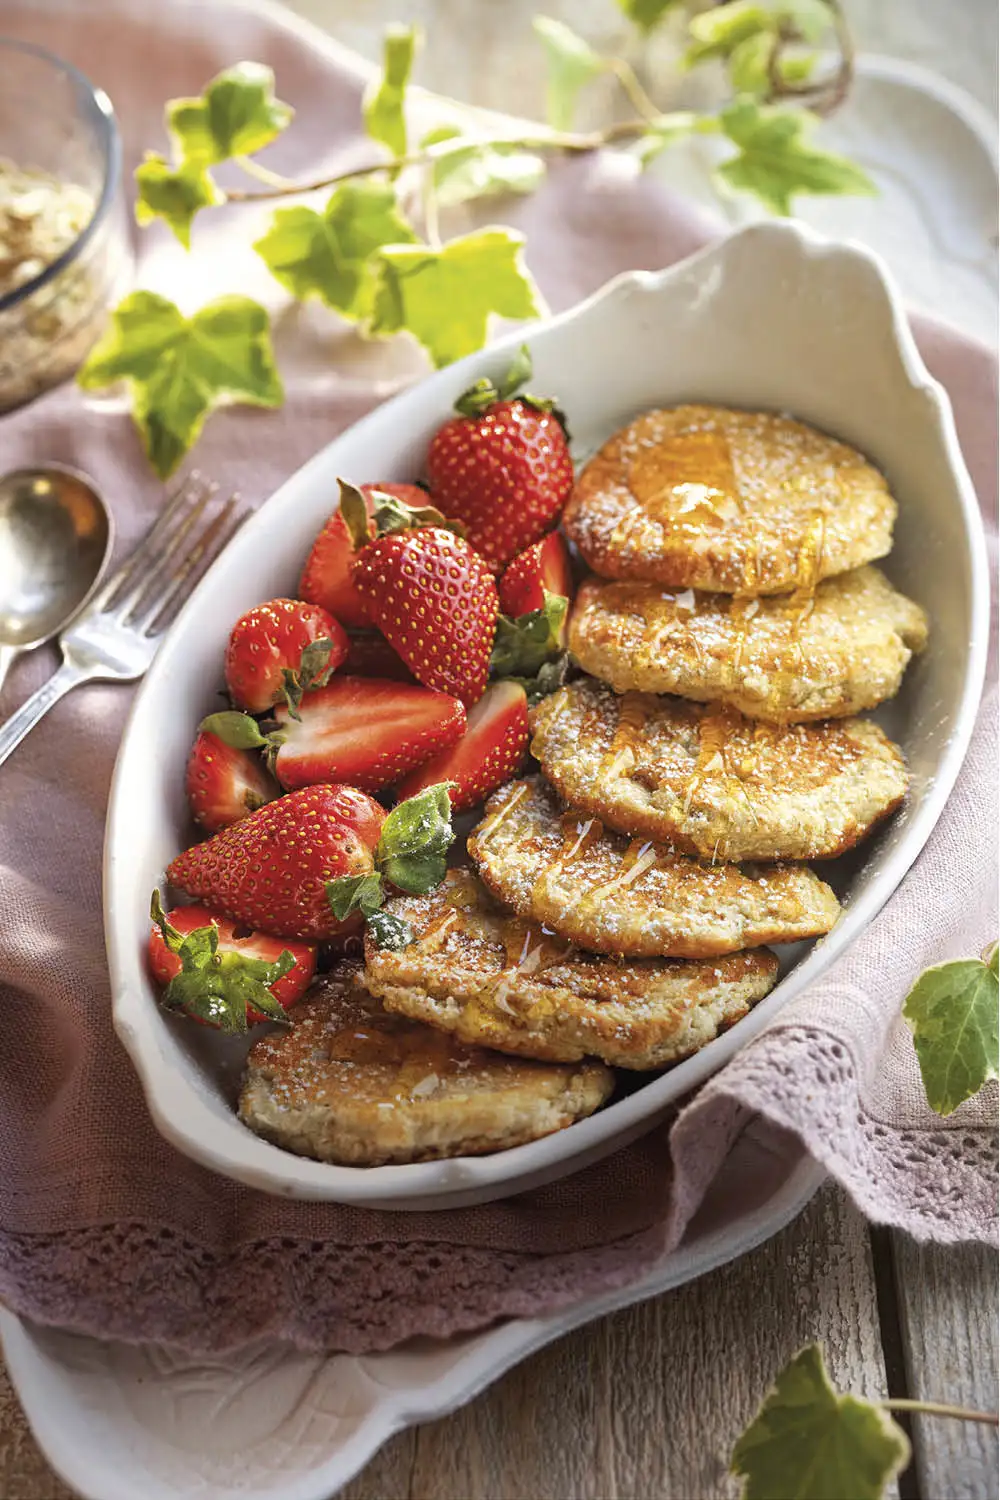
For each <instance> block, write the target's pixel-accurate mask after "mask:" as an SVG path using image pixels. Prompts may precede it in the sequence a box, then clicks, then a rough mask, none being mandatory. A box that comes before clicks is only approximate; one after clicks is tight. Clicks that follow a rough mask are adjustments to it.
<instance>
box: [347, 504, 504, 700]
mask: <svg viewBox="0 0 1000 1500" xmlns="http://www.w3.org/2000/svg"><path fill="white" fill-rule="evenodd" d="M342 509H343V511H344V515H345V518H346V520H347V523H348V526H349V527H350V529H351V534H352V536H354V537H355V540H356V545H358V546H359V551H358V553H357V556H356V558H355V561H354V569H353V573H352V577H353V579H354V584H355V587H356V588H357V590H358V593H359V594H360V595H361V597H362V598H363V599H364V601H365V607H366V609H367V610H368V613H369V615H370V616H371V618H372V621H373V623H374V624H376V625H377V626H378V628H379V629H380V630H381V632H382V634H383V635H384V636H385V638H386V640H387V641H388V642H389V644H390V645H391V646H392V647H393V648H394V650H396V651H397V652H398V653H399V655H400V656H401V657H402V659H403V661H404V662H405V663H406V665H407V666H408V667H409V669H410V671H411V672H412V673H413V675H414V677H415V678H416V679H417V681H418V682H422V683H423V685H424V687H429V688H436V689H437V691H438V692H442V693H450V694H452V695H453V696H454V697H456V698H460V699H461V700H462V702H463V703H464V704H465V705H466V707H469V706H471V704H473V703H477V702H478V701H479V699H480V698H481V697H482V696H483V693H484V692H485V690H486V679H487V677H488V676H489V670H490V653H491V651H492V650H493V638H494V635H495V634H496V622H497V613H498V611H499V608H500V604H499V600H498V598H497V589H496V584H495V583H494V581H493V575H492V573H491V572H490V570H489V568H488V567H487V565H486V563H485V561H484V559H483V558H482V557H480V555H479V553H478V552H476V551H474V550H473V548H472V547H470V545H469V543H468V542H467V541H465V540H464V539H463V538H462V537H460V536H455V535H454V533H453V532H452V531H450V530H447V529H446V527H447V524H448V523H447V522H446V521H445V518H444V517H443V516H442V515H440V514H439V513H438V512H437V511H434V510H432V509H430V508H424V509H422V510H419V511H412V512H410V511H408V510H407V507H406V506H399V505H398V504H396V503H395V502H394V503H393V504H392V505H391V506H389V505H387V506H385V507H383V508H381V509H380V508H376V511H375V523H376V532H377V534H376V537H375V540H374V541H368V540H367V535H368V532H367V517H366V516H365V515H364V513H363V511H362V509H361V503H360V498H359V501H358V502H355V503H354V504H353V505H352V502H351V497H350V496H349V495H348V494H345V498H344V501H343V502H342ZM355 510H356V511H357V515H356V516H355Z"/></svg>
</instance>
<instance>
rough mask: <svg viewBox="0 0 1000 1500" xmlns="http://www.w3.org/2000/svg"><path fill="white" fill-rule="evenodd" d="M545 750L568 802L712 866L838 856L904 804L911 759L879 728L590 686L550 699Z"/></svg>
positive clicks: (544, 716) (540, 753) (549, 773)
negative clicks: (751, 715)
mask: <svg viewBox="0 0 1000 1500" xmlns="http://www.w3.org/2000/svg"><path fill="white" fill-rule="evenodd" d="M532 724H533V729H534V738H533V740H532V744H531V750H532V754H533V755H534V756H535V757H536V758H537V759H538V761H539V762H540V764H541V767H542V770H543V771H544V773H545V775H546V777H547V779H548V780H549V781H550V782H551V783H552V785H553V786H554V787H555V789H556V791H557V792H558V793H559V796H560V797H561V798H562V800H563V801H564V802H566V803H568V804H569V805H571V806H572V807H576V808H579V809H580V811H581V812H584V813H588V814H593V815H594V816H595V817H598V818H600V819H601V821H602V822H603V823H605V824H606V825H607V826H608V827H609V828H614V829H616V830H617V831H618V832H619V833H627V834H629V835H632V836H634V837H636V838H638V837H642V838H650V839H656V840H658V841H659V842H661V843H665V844H669V845H671V847H672V848H674V849H677V850H679V851H681V852H682V853H685V854H697V855H700V856H701V857H702V858H705V859H723V860H727V859H728V860H741V859H831V858H833V857H834V856H835V855H837V854H843V853H844V851H845V850H847V849H851V848H853V847H854V845H855V844H857V843H858V842H859V841H860V840H861V839H863V838H864V837H865V836H866V835H867V834H868V833H869V832H870V831H871V829H872V828H873V827H874V826H875V824H876V823H878V822H879V821H880V820H881V819H882V818H884V817H886V816H887V815H888V814H889V813H891V812H892V811H893V810H894V809H895V808H896V807H898V806H899V804H900V803H901V802H902V800H903V797H904V795H905V793H906V783H907V776H906V765H905V762H904V760H903V756H902V754H901V752H900V751H899V750H898V749H897V747H896V746H895V745H894V744H893V743H892V741H891V740H889V739H887V738H886V736H885V735H884V734H883V733H882V731H881V729H879V727H878V725H877V724H872V723H870V722H869V721H868V720H867V719H830V720H826V721H825V722H823V723H819V724H791V725H777V724H761V723H756V722H754V720H752V719H746V718H744V717H743V715H742V714H741V713H739V711H738V710H737V709H735V708H728V707H726V706H725V705H724V704H719V703H714V704H710V705H708V706H707V707H703V706H702V705H701V704H698V703H689V702H687V701H685V700H684V699H683V698H659V697H656V696H654V695H653V694H651V693H634V692H630V693H625V694H624V695H623V696H621V697H619V695H618V694H616V693H614V692H613V691H612V690H611V688H609V687H605V686H604V684H603V683H600V682H596V681H594V679H593V678H589V677H583V678H579V679H578V680H577V681H575V682H572V683H570V684H569V685H568V686H566V687H563V688H560V689H559V691H558V692H557V693H553V694H552V695H551V696H550V697H548V698H543V699H542V701H541V703H540V704H539V705H538V707H537V708H536V709H535V711H534V714H533V716H532Z"/></svg>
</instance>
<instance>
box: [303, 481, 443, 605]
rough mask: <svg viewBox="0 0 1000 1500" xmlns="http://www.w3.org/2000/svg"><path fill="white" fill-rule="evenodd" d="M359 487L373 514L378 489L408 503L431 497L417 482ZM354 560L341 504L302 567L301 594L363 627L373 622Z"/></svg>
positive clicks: (422, 502)
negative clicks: (355, 579) (358, 586)
mask: <svg viewBox="0 0 1000 1500" xmlns="http://www.w3.org/2000/svg"><path fill="white" fill-rule="evenodd" d="M359 488H360V490H361V493H362V495H364V497H365V503H366V505H367V507H368V514H369V515H371V513H372V495H373V494H375V493H376V492H379V493H381V494H383V495H391V496H392V497H393V498H394V499H396V500H402V501H403V503H404V504H405V505H413V506H418V507H419V506H422V505H426V504H427V496H426V495H425V494H424V491H423V490H422V489H421V488H420V486H419V485H416V484H362V485H360V486H359ZM353 561H354V544H353V542H352V541H351V535H350V532H349V531H348V529H347V527H346V526H345V524H344V518H343V516H342V515H341V513H340V507H339V506H338V507H337V509H336V510H335V511H334V513H333V515H332V516H331V517H330V519H329V521H327V523H326V525H325V526H324V527H323V530H322V531H321V532H320V534H319V536H318V537H317V538H316V540H315V541H314V542H313V544H312V551H311V552H310V553H309V556H308V557H307V558H306V565H305V567H304V568H303V570H302V579H301V582H300V583H299V595H300V597H301V598H303V599H309V600H310V601H311V602H312V603H313V604H321V605H322V606H323V608H324V609H328V610H329V611H330V613H331V614H332V615H333V616H335V618H336V619H338V620H339V621H340V623H341V624H342V625H348V626H351V627H352V628H355V629H359V630H360V629H364V627H365V626H366V625H368V624H370V623H371V622H370V620H369V618H368V612H367V610H366V609H365V603H364V600H363V599H362V598H361V596H360V595H359V594H358V592H357V590H356V589H355V587H354V583H353V582H352V579H351V564H352V562H353Z"/></svg>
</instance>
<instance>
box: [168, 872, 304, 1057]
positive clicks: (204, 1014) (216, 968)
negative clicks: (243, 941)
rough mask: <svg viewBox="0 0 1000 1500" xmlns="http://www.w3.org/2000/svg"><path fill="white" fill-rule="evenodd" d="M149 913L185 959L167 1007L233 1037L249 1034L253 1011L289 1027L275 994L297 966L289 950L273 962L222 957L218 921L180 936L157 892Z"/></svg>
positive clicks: (170, 988)
mask: <svg viewBox="0 0 1000 1500" xmlns="http://www.w3.org/2000/svg"><path fill="white" fill-rule="evenodd" d="M149 915H150V917H151V918H152V920H153V921H154V922H155V924H156V926H157V927H158V928H159V929H160V933H161V935H162V937H163V941H164V943H165V944H166V946H167V948H168V949H169V950H170V952H171V953H175V954H176V955H177V957H178V958H179V959H180V961H181V968H180V973H178V974H175V975H174V977H173V979H171V981H170V983H169V984H168V985H167V987H166V989H165V990H164V992H163V995H162V997H161V1004H162V1005H163V1006H164V1007H165V1009H167V1010H175V1011H182V1012H183V1013H184V1015H187V1016H192V1017H194V1019H195V1020H198V1021H204V1022H205V1023H206V1024H207V1025H209V1026H214V1027H216V1028H217V1030H219V1031H222V1032H225V1033H226V1034H227V1035H229V1036H239V1035H241V1034H243V1033H245V1032H246V1031H248V1030H249V1028H250V1018H249V1017H250V1012H251V1011H252V1010H253V1011H256V1012H257V1013H258V1015H259V1016H266V1018H267V1019H268V1020H269V1021H278V1022H279V1023H280V1024H281V1025H283V1026H288V1025H290V1022H289V1019H288V1016H287V1015H286V1014H285V1011H284V1009H283V1008H282V1005H281V1002H280V1001H278V1000H276V999H275V997H274V994H273V992H272V990H271V986H272V985H273V984H276V983H277V981H278V980H279V979H281V978H283V977H284V975H285V974H287V973H288V972H289V970H291V969H294V967H295V958H294V956H293V955H292V954H291V953H290V952H289V951H288V949H287V948H285V949H284V950H283V951H282V952H281V953H280V954H279V955H278V957H277V959H275V961H274V962H273V963H267V962H266V961H265V960H264V959H262V958H250V957H249V956H248V955H246V954H243V953H233V952H232V951H223V952H221V953H220V951H219V929H218V928H217V927H216V925H215V923H214V922H213V923H210V924H209V926H207V927H196V928H195V929H194V930H193V931H192V932H179V931H178V930H177V928H176V927H174V926H172V925H171V923H170V922H169V921H168V919H167V916H166V913H165V912H164V910H163V904H162V902H161V900H160V893H159V891H154V892H153V895H152V899H151V900H150V903H149Z"/></svg>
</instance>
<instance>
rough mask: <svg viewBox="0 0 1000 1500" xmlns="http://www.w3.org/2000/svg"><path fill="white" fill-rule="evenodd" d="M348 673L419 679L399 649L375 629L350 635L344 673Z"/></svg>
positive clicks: (358, 675) (406, 680)
mask: <svg viewBox="0 0 1000 1500" xmlns="http://www.w3.org/2000/svg"><path fill="white" fill-rule="evenodd" d="M348 673H350V675H351V676H352V677H388V678H389V679H390V680H391V681H392V682H416V680H417V679H416V678H415V677H414V675H413V673H412V672H411V671H410V669H409V667H408V666H407V665H406V662H405V661H404V660H403V658H402V657H401V656H400V655H399V653H398V651H394V650H393V649H392V647H391V646H390V645H389V642H388V641H387V640H386V638H385V636H384V635H379V634H378V633H377V632H376V631H374V630H366V631H363V632H357V633H355V634H352V635H350V636H348V638H347V660H346V661H345V662H344V675H345V676H346V675H347V674H348Z"/></svg>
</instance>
